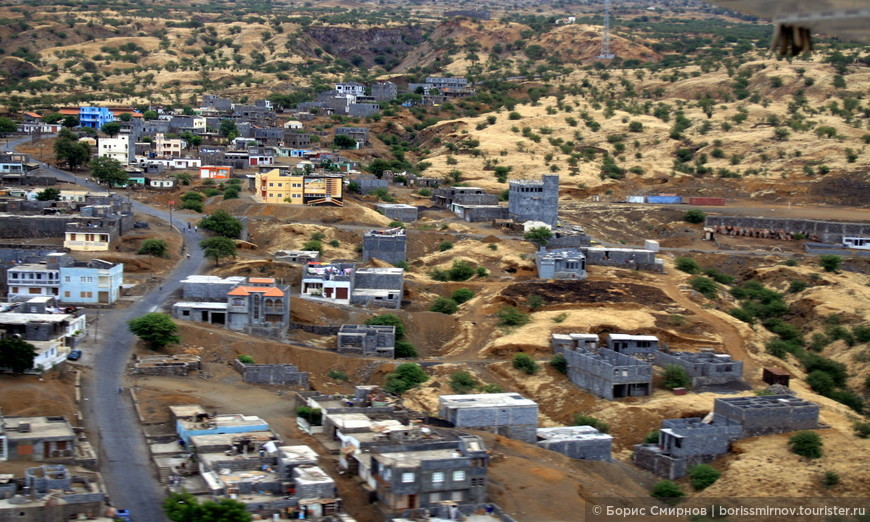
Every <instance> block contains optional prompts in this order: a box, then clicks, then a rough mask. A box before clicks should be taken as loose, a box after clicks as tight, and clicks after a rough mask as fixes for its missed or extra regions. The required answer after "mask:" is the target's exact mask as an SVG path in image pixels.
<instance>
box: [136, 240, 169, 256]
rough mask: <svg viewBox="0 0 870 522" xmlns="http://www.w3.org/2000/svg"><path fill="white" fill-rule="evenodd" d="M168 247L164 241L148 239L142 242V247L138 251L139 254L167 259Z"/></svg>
mask: <svg viewBox="0 0 870 522" xmlns="http://www.w3.org/2000/svg"><path fill="white" fill-rule="evenodd" d="M167 248H168V245H167V244H166V241H164V240H162V239H146V240H145V241H143V242H142V246H140V247H139V250H137V251H136V253H137V254H141V255H148V256H157V257H166V249H167Z"/></svg>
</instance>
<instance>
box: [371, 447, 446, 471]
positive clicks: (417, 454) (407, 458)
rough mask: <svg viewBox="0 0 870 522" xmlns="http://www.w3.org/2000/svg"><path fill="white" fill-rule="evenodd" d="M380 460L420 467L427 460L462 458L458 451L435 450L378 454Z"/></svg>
mask: <svg viewBox="0 0 870 522" xmlns="http://www.w3.org/2000/svg"><path fill="white" fill-rule="evenodd" d="M377 457H378V460H381V461H383V460H384V459H389V460H392V461H394V462H395V463H396V464H397V465H399V466H408V467H414V466H419V465H420V464H421V463H422V462H423V461H427V460H449V459H455V458H457V457H461V454H460V453H459V451H458V450H456V449H447V448H445V449H433V450H424V451H396V452H391V453H378V454H377Z"/></svg>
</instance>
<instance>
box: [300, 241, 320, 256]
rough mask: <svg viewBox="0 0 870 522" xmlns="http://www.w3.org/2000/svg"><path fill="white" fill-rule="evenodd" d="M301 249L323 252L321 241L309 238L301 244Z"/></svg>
mask: <svg viewBox="0 0 870 522" xmlns="http://www.w3.org/2000/svg"><path fill="white" fill-rule="evenodd" d="M302 250H311V251H317V252H320V253H321V254H323V243H321V242H320V241H316V240H314V239H311V240H308V241H306V242H305V243H303V244H302Z"/></svg>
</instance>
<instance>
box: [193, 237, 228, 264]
mask: <svg viewBox="0 0 870 522" xmlns="http://www.w3.org/2000/svg"><path fill="white" fill-rule="evenodd" d="M199 246H200V247H202V249H203V254H204V255H205V257H209V258H211V259H214V264H215V265H217V264H219V263H220V260H221V258H224V257H236V242H235V241H233V240H232V239H230V238H228V237H224V236H215V237H210V238H208V239H203V240H202V241H200V242H199Z"/></svg>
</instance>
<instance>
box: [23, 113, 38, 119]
mask: <svg viewBox="0 0 870 522" xmlns="http://www.w3.org/2000/svg"><path fill="white" fill-rule="evenodd" d="M24 115H25V116H30V117H31V118H42V116H40V115H39V114H36V113H35V112H25V113H24Z"/></svg>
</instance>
